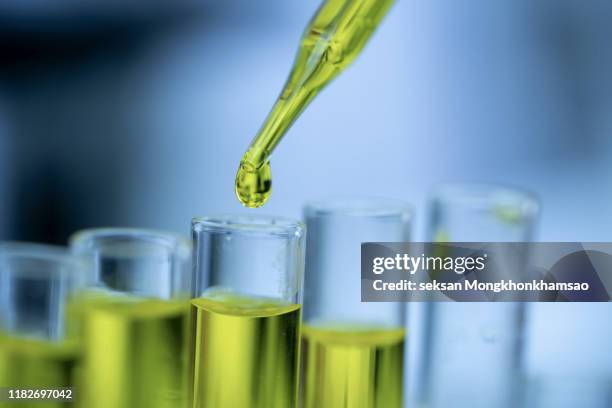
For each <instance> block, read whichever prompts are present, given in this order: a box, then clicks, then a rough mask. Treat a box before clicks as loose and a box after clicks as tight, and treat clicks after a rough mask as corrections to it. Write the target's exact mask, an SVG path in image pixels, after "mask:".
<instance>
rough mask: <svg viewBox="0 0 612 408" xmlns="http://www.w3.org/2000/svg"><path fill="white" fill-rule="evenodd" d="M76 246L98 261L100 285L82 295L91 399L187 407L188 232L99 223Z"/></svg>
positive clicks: (96, 403)
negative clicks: (118, 226)
mask: <svg viewBox="0 0 612 408" xmlns="http://www.w3.org/2000/svg"><path fill="white" fill-rule="evenodd" d="M70 246H71V249H72V251H73V252H74V253H76V254H79V255H81V256H86V257H88V258H89V259H90V260H91V261H92V263H93V265H94V284H93V285H92V288H91V289H90V290H89V291H87V292H86V293H85V294H84V295H83V296H82V297H81V299H80V301H79V306H80V307H79V313H80V320H81V322H82V331H83V338H84V369H83V376H82V377H83V378H82V385H83V392H82V394H83V395H82V398H83V399H84V401H86V406H87V407H89V408H97V407H100V408H102V407H104V408H106V407H115V408H128V407H130V408H145V407H146V408H152V407H153V408H157V407H159V408H162V407H163V408H167V407H186V406H187V404H188V400H187V395H188V381H187V375H188V371H189V370H188V357H187V352H188V338H189V336H188V329H189V324H188V321H189V319H188V312H189V299H190V297H191V294H192V280H193V279H192V268H191V257H192V252H191V243H190V242H189V240H188V238H187V237H183V236H180V235H176V234H172V233H167V232H160V231H151V230H144V229H126V228H109V229H92V230H85V231H81V232H78V233H76V234H75V235H74V236H73V237H72V239H71V240H70Z"/></svg>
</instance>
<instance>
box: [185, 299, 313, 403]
mask: <svg viewBox="0 0 612 408" xmlns="http://www.w3.org/2000/svg"><path fill="white" fill-rule="evenodd" d="M300 318H301V308H300V305H297V304H284V303H280V302H277V301H274V300H269V299H265V298H250V297H243V296H238V295H233V294H217V295H216V296H214V297H213V299H211V298H200V299H195V300H192V319H193V323H192V327H193V328H194V332H193V340H192V341H193V346H192V347H193V351H192V359H193V361H192V369H193V393H194V394H193V405H192V407H193V408H211V407H214V408H296V407H297V403H298V375H299V373H298V366H299V351H300V343H299V339H300Z"/></svg>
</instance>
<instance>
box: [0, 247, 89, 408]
mask: <svg viewBox="0 0 612 408" xmlns="http://www.w3.org/2000/svg"><path fill="white" fill-rule="evenodd" d="M89 272H90V270H89V268H88V264H87V262H85V261H84V260H83V259H80V258H79V257H76V256H73V255H71V254H70V253H69V252H68V250H67V249H65V248H61V247H54V246H47V245H36V244H21V243H11V244H8V243H7V244H0V387H20V388H33V387H53V388H57V387H72V386H74V385H75V379H76V368H77V364H78V361H79V356H80V342H79V340H80V339H79V337H78V335H77V330H76V322H75V319H74V315H73V314H71V313H70V311H71V306H70V305H71V303H72V301H73V299H74V298H75V296H78V293H79V291H80V290H82V288H83V286H84V284H85V283H86V282H87V279H88V277H89ZM20 405H22V406H24V407H28V406H29V405H28V403H25V404H20ZM48 406H49V407H59V406H62V405H61V404H60V403H58V402H49V403H48Z"/></svg>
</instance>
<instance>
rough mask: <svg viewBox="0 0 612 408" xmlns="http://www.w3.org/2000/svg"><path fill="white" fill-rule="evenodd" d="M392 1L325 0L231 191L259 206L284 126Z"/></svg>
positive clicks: (356, 49) (346, 60)
mask: <svg viewBox="0 0 612 408" xmlns="http://www.w3.org/2000/svg"><path fill="white" fill-rule="evenodd" d="M391 4H393V0H327V1H325V2H324V3H323V4H322V5H321V7H320V8H319V10H318V12H317V14H316V15H315V16H314V17H313V19H312V20H311V21H310V24H309V25H308V27H307V28H306V31H305V32H304V35H303V37H302V42H301V45H300V48H299V51H298V54H297V57H296V59H295V62H294V65H293V69H292V71H291V73H290V74H289V78H288V80H287V83H286V84H285V87H284V89H283V91H282V93H281V95H280V97H279V98H278V100H277V101H276V104H275V105H274V107H273V108H272V111H271V112H270V114H269V115H268V117H267V118H266V120H265V122H264V124H263V126H262V127H261V129H260V130H259V132H258V134H257V136H256V137H255V139H254V140H253V141H252V142H251V145H250V146H249V148H248V150H247V152H246V153H245V154H244V156H243V157H242V160H241V161H240V167H239V169H238V173H237V175H236V195H237V196H238V199H239V200H240V201H241V202H242V203H243V204H244V205H245V206H247V207H260V206H262V205H263V204H264V203H265V202H266V201H267V200H268V198H269V197H270V194H271V192H272V173H271V170H270V162H269V157H270V155H271V154H272V151H273V150H274V149H275V148H276V146H277V145H278V143H279V142H280V141H281V139H282V138H283V136H284V135H285V133H286V132H287V130H288V129H289V127H291V125H292V124H293V122H294V121H295V120H296V119H297V118H298V116H299V115H300V114H301V113H302V111H303V110H304V109H305V108H306V106H307V105H308V104H309V103H310V101H311V100H312V99H313V98H314V97H315V96H316V95H317V94H318V93H319V91H320V90H321V89H323V87H325V85H327V84H328V83H329V82H330V81H331V80H332V79H334V78H335V77H336V76H337V75H338V74H339V73H340V72H342V71H343V70H344V69H345V68H346V67H347V66H349V65H350V64H351V62H353V60H354V59H355V57H356V56H357V55H358V54H359V53H360V52H361V50H362V49H363V47H364V45H365V44H366V42H367V41H368V39H369V38H370V36H371V35H372V33H373V32H374V30H375V29H376V27H377V26H378V25H379V23H380V21H381V20H382V18H383V17H384V16H385V14H386V13H387V10H388V9H389V7H390V6H391Z"/></svg>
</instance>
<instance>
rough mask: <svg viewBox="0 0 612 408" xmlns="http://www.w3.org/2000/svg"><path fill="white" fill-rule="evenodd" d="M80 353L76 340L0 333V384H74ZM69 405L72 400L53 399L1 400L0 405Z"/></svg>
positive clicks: (38, 386) (17, 386) (55, 407)
mask: <svg viewBox="0 0 612 408" xmlns="http://www.w3.org/2000/svg"><path fill="white" fill-rule="evenodd" d="M79 357H80V352H79V347H78V344H77V343H75V342H72V341H63V342H52V341H45V340H33V339H25V338H20V337H11V336H10V335H3V334H1V333H0V387H10V388H15V389H45V390H46V389H57V388H62V387H75V384H76V381H75V380H76V375H77V374H76V373H77V367H78V362H79ZM74 397H75V398H76V394H75V395H74ZM72 406H74V403H72V402H66V401H54V400H43V401H28V402H19V403H16V402H0V407H7V408H8V407H20V408H34V407H46V408H64V407H72Z"/></svg>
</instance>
